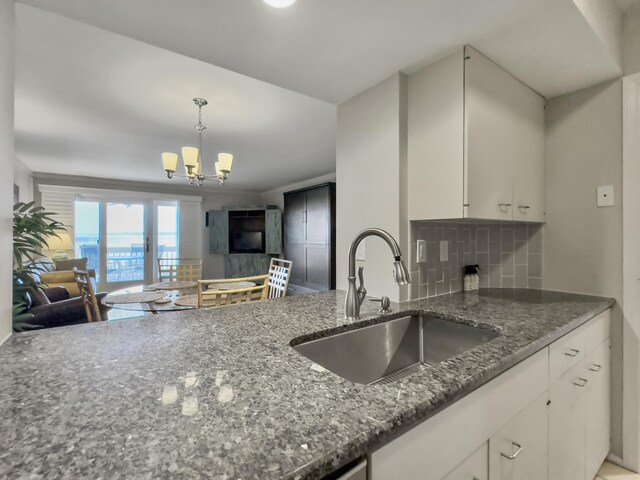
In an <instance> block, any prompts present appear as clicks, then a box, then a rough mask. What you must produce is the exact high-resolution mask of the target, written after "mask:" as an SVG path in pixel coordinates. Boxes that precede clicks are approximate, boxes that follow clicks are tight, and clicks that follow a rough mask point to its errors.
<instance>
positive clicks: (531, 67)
mask: <svg viewBox="0 0 640 480" xmlns="http://www.w3.org/2000/svg"><path fill="white" fill-rule="evenodd" d="M22 1H23V2H24V3H28V4H30V5H35V6H38V7H41V8H45V9H49V10H51V11H55V12H57V13H60V14H62V15H66V16H69V17H71V18H75V19H77V20H80V21H83V22H87V23H89V24H92V25H96V26H98V27H101V28H104V29H106V30H109V31H112V32H117V33H120V34H122V35H125V36H128V37H132V38H136V39H138V40H142V41H144V42H147V43H149V44H152V45H156V46H159V47H163V48H166V49H167V50H171V51H174V52H178V53H181V54H183V55H187V56H189V57H192V58H196V59H199V60H202V61H205V62H208V63H211V64H213V65H218V66H220V67H223V68H226V69H229V70H232V71H235V72H239V73H242V74H244V75H248V76H250V77H252V78H257V79H260V80H263V81H265V82H268V83H271V84H274V85H279V86H281V87H284V88H288V89H291V90H294V91H297V92H301V93H304V94H306V95H309V96H312V97H315V98H319V99H322V100H325V101H328V102H332V103H336V104H339V103H342V102H343V101H345V100H347V99H348V98H350V97H352V96H353V95H355V94H357V93H359V92H361V91H363V90H365V89H366V88H368V87H370V86H372V85H375V84H376V83H378V82H380V81H381V80H383V79H385V78H387V77H388V76H390V75H392V74H394V73H395V72H398V71H405V72H411V71H414V70H415V69H416V68H419V67H420V66H423V65H426V64H428V63H430V62H431V61H433V60H435V59H437V58H440V57H442V56H443V55H444V54H446V53H448V52H450V51H452V49H454V48H456V47H458V46H461V45H463V44H466V43H469V44H471V45H473V46H474V47H476V48H477V49H478V50H480V51H481V52H483V53H484V54H485V55H487V56H489V57H490V58H491V59H493V60H494V61H495V62H497V63H498V64H500V65H501V66H503V67H504V68H506V69H507V70H509V71H510V72H512V73H513V74H514V75H516V76H517V77H519V78H521V79H522V80H523V81H524V82H525V83H527V84H528V85H529V86H531V87H532V88H534V89H535V90H537V91H538V92H540V93H541V94H543V95H544V96H545V97H553V96H556V95H559V94H562V93H566V92H569V91H574V90H577V89H579V88H582V87H585V86H589V85H593V84H594V83H596V82H598V81H603V80H606V79H609V78H612V76H615V75H616V74H620V73H621V71H620V65H617V64H616V62H615V61H614V60H612V59H611V57H610V56H609V53H608V52H607V51H606V49H605V48H603V47H602V44H601V43H600V42H599V40H598V38H597V36H596V35H595V34H594V32H593V30H592V29H591V28H590V27H589V25H588V23H587V22H586V21H585V19H584V17H583V16H582V14H581V13H580V10H579V9H578V7H576V5H575V3H574V0H508V1H505V0H399V1H398V0H396V1H390V0H348V1H345V0H298V2H297V3H295V4H294V5H293V6H291V7H290V8H285V9H275V8H271V7H269V6H267V5H266V4H265V3H264V2H263V1H262V0H180V1H175V0H136V1H135V2H132V1H130V0H56V1H55V2H52V1H51V0H22ZM598 1H599V0H598Z"/></svg>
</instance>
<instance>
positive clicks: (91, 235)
mask: <svg viewBox="0 0 640 480" xmlns="http://www.w3.org/2000/svg"><path fill="white" fill-rule="evenodd" d="M73 244H74V245H75V254H76V255H75V256H76V258H86V259H87V268H89V269H93V270H95V272H96V282H97V283H98V284H99V283H100V281H101V275H100V274H101V272H102V269H101V268H100V266H101V265H100V202H99V201H98V200H76V203H75V241H74V242H73Z"/></svg>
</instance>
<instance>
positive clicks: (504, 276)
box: [411, 222, 542, 299]
mask: <svg viewBox="0 0 640 480" xmlns="http://www.w3.org/2000/svg"><path fill="white" fill-rule="evenodd" d="M418 240H425V241H426V245H427V262H426V263H417V262H416V254H417V252H416V245H417V241H418ZM440 242H447V243H448V251H449V259H448V261H446V262H441V261H440ZM476 263H477V264H478V265H480V268H481V271H480V287H496V288H514V287H515V288H537V289H539V288H542V225H541V224H526V223H469V222H460V223H448V222H411V278H412V280H413V281H412V283H411V298H412V299H416V298H426V297H433V296H435V295H441V294H443V293H452V292H457V291H460V290H462V278H463V268H464V266H465V265H471V264H476Z"/></svg>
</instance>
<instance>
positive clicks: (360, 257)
mask: <svg viewBox="0 0 640 480" xmlns="http://www.w3.org/2000/svg"><path fill="white" fill-rule="evenodd" d="M365 245H366V240H362V241H361V242H360V245H358V248H356V260H357V261H359V262H364V261H365V260H366V259H367V249H366V248H365Z"/></svg>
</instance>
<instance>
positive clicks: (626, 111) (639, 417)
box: [622, 78, 640, 472]
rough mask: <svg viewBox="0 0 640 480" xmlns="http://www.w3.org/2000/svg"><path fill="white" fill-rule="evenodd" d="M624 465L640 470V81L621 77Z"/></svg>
mask: <svg viewBox="0 0 640 480" xmlns="http://www.w3.org/2000/svg"><path fill="white" fill-rule="evenodd" d="M622 112H623V121H622V139H623V154H622V171H623V175H622V205H623V206H624V207H623V209H622V215H623V217H622V222H623V223H622V225H623V227H622V234H623V237H622V240H623V242H622V259H623V261H622V265H623V267H622V272H623V277H622V279H623V280H622V284H623V295H622V314H623V324H622V328H623V334H622V339H623V347H622V351H623V365H624V368H623V371H622V375H623V380H622V385H623V392H622V402H623V403H622V465H623V466H624V467H626V468H629V469H630V470H633V471H635V472H637V471H639V470H640V382H639V377H638V376H639V375H640V342H639V340H638V339H639V338H640V251H639V249H640V137H639V135H638V132H640V85H638V84H637V83H636V82H634V81H632V80H631V79H629V78H625V79H623V81H622Z"/></svg>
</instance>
